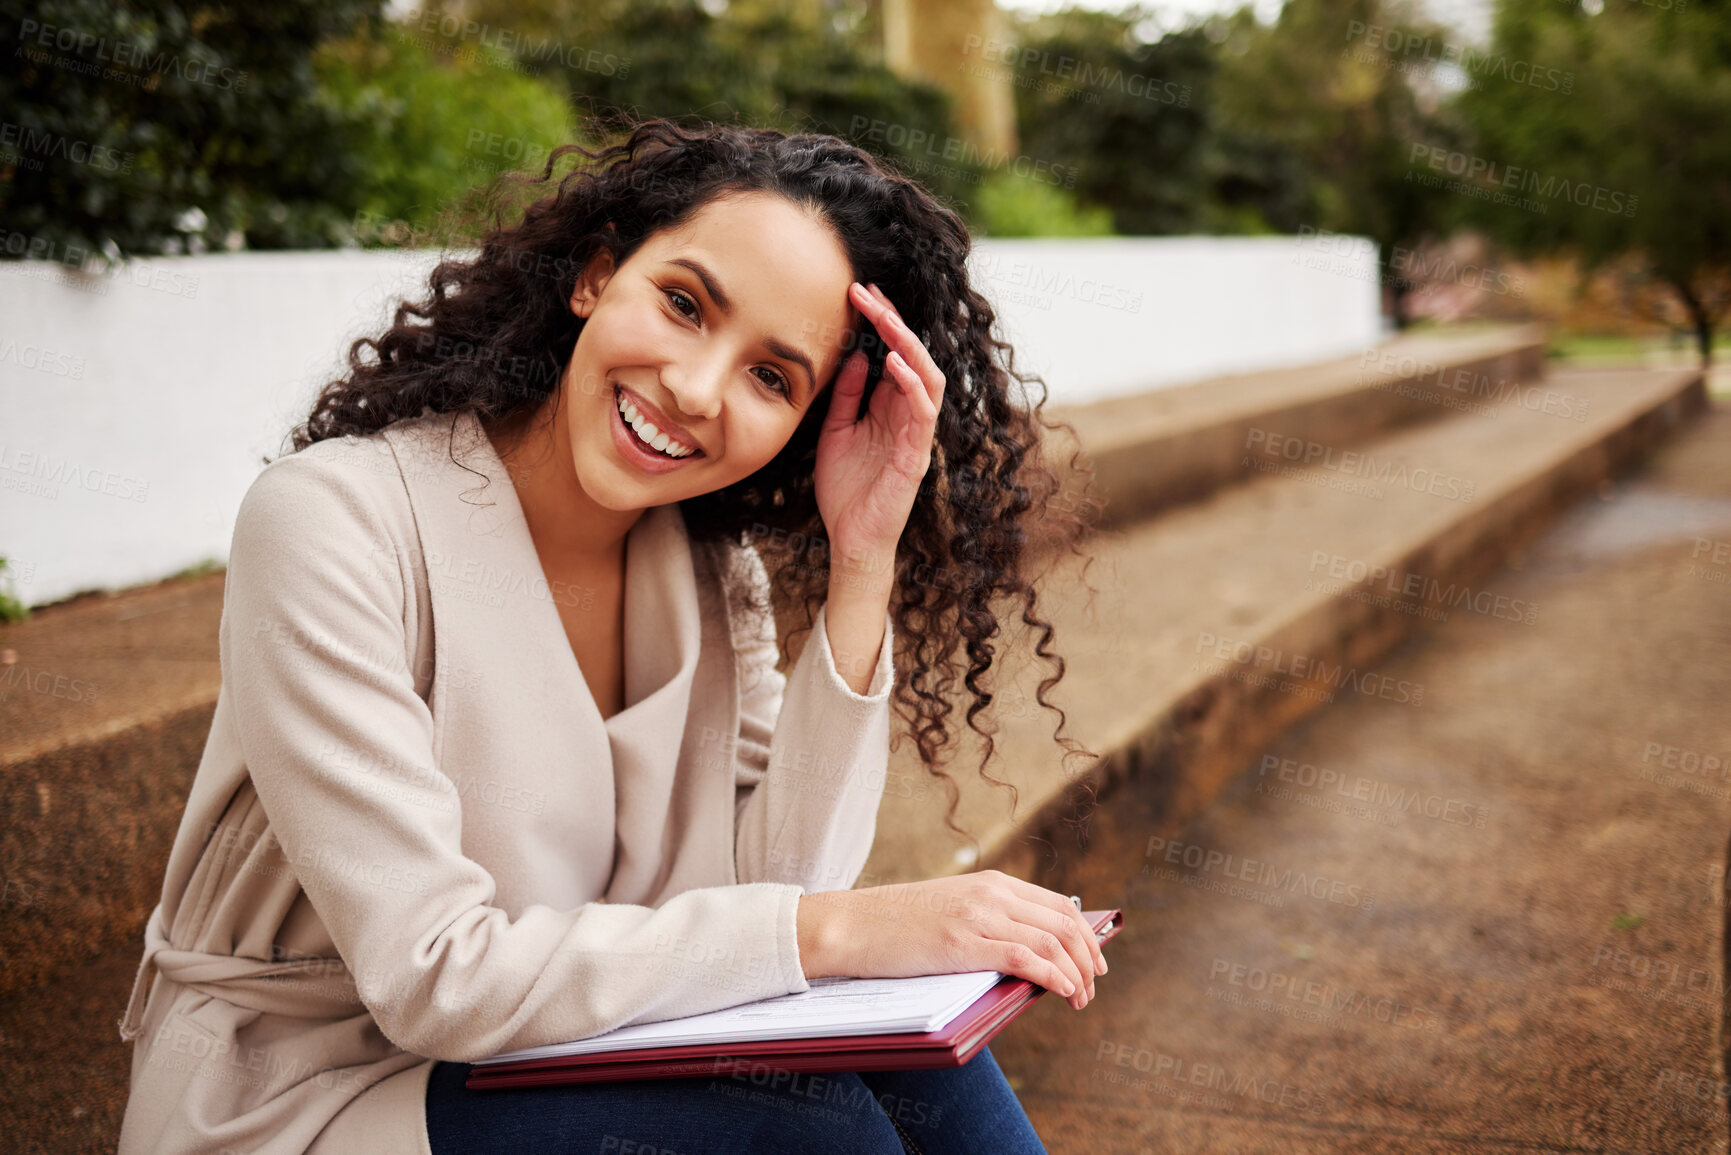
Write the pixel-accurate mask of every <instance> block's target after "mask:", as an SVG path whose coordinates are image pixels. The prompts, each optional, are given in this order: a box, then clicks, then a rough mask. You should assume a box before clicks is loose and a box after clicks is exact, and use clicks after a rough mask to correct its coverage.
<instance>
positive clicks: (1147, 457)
mask: <svg viewBox="0 0 1731 1155" xmlns="http://www.w3.org/2000/svg"><path fill="white" fill-rule="evenodd" d="M1544 351H1545V333H1544V330H1543V328H1542V327H1541V326H1537V325H1515V326H1492V327H1487V328H1484V329H1477V330H1470V331H1468V332H1466V333H1455V332H1447V331H1445V332H1432V333H1419V334H1416V335H1411V336H1400V337H1396V338H1394V339H1393V340H1390V341H1387V342H1384V343H1383V344H1381V345H1378V346H1376V347H1375V348H1373V349H1367V350H1365V351H1364V352H1363V353H1361V354H1355V355H1353V356H1350V357H1341V358H1337V359H1335V360H1332V361H1323V362H1319V363H1317V364H1314V365H1307V366H1302V367H1299V368H1293V369H1281V370H1274V371H1266V372H1259V373H1246V374H1238V375H1234V376H1229V377H1217V378H1213V379H1210V380H1207V381H1201V382H1198V383H1196V384H1194V385H1187V386H1184V387H1182V388H1177V389H1160V390H1156V391H1154V392H1150V393H1141V394H1137V395H1135V396H1131V397H1117V398H1111V399H1108V400H1104V401H1097V402H1094V403H1092V404H1089V405H1080V406H1064V407H1055V408H1054V410H1053V416H1055V417H1058V418H1062V419H1063V420H1066V421H1069V422H1070V423H1071V424H1072V425H1073V426H1074V427H1075V430H1076V439H1075V440H1072V439H1071V438H1069V437H1064V436H1059V437H1055V438H1053V439H1052V441H1051V443H1050V446H1049V448H1048V454H1047V457H1048V460H1049V461H1050V462H1051V463H1052V465H1053V466H1054V468H1055V469H1056V471H1057V472H1058V474H1059V476H1061V477H1062V476H1066V475H1067V473H1068V471H1067V470H1066V469H1065V468H1063V467H1064V466H1065V464H1066V463H1067V462H1068V460H1069V456H1070V454H1071V453H1072V452H1073V451H1074V450H1075V448H1076V446H1077V444H1078V442H1079V443H1080V445H1081V446H1082V447H1083V449H1084V450H1085V452H1086V455H1087V458H1088V460H1089V463H1090V464H1092V465H1093V467H1094V482H1093V485H1094V490H1095V497H1096V499H1097V500H1100V501H1103V502H1104V510H1103V511H1102V512H1101V513H1100V515H1099V517H1098V519H1097V520H1096V524H1097V525H1099V526H1100V527H1102V528H1106V527H1115V526H1123V525H1129V524H1132V523H1134V522H1137V521H1140V520H1143V519H1145V518H1147V517H1148V516H1149V515H1151V514H1154V513H1156V512H1158V511H1160V510H1161V509H1164V508H1166V507H1167V506H1170V505H1174V504H1177V503H1180V502H1185V501H1191V500H1195V499H1196V498H1199V497H1203V496H1206V495H1207V494H1209V493H1211V492H1213V491H1214V490H1215V489H1217V488H1219V487H1220V486H1222V485H1226V484H1230V483H1231V482H1233V481H1236V480H1238V479H1239V478H1240V477H1241V476H1242V471H1241V469H1240V466H1239V462H1240V459H1241V458H1242V457H1243V456H1244V449H1245V444H1246V442H1247V441H1248V440H1249V439H1250V438H1252V437H1254V436H1256V435H1257V434H1258V433H1262V434H1267V433H1271V432H1272V433H1277V434H1280V435H1281V436H1284V437H1297V438H1301V439H1303V440H1306V441H1311V442H1319V443H1323V444H1328V445H1336V446H1349V445H1354V444H1357V443H1359V442H1362V441H1364V440H1366V439H1368V438H1370V437H1373V436H1375V435H1377V434H1378V433H1381V432H1382V431H1384V430H1387V429H1392V428H1395V427H1397V426H1401V425H1405V424H1409V423H1412V422H1418V421H1428V420H1432V419H1435V418H1438V417H1446V416H1450V415H1453V414H1455V413H1460V412H1468V411H1471V410H1473V409H1475V408H1478V407H1481V406H1484V405H1496V404H1499V403H1508V402H1510V401H1516V402H1517V403H1525V404H1530V405H1532V406H1533V407H1535V408H1540V409H1542V408H1543V406H1544V405H1545V403H1546V402H1545V398H1544V396H1543V391H1542V390H1540V391H1539V392H1538V393H1537V394H1535V393H1533V392H1532V391H1531V390H1530V389H1526V388H1523V387H1525V386H1530V385H1531V384H1533V383H1535V382H1537V381H1538V380H1539V378H1540V377H1541V376H1542V375H1543V373H1544ZM1517 390H1518V391H1520V396H1519V398H1518V399H1517V398H1515V397H1514V396H1513V394H1514V393H1515V392H1516V391H1517ZM1561 404H1562V403H1561V402H1560V401H1554V402H1553V405H1554V406H1556V407H1561ZM1078 488H1079V487H1078V485H1077V484H1076V482H1075V480H1074V479H1073V478H1071V479H1070V480H1069V481H1068V483H1067V484H1066V485H1065V487H1064V489H1063V491H1062V492H1061V495H1060V497H1059V498H1058V499H1057V501H1058V503H1059V504H1060V505H1061V506H1062V507H1066V508H1070V509H1076V510H1080V509H1081V508H1082V500H1081V497H1080V495H1079V492H1078Z"/></svg>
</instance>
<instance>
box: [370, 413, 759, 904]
mask: <svg viewBox="0 0 1731 1155" xmlns="http://www.w3.org/2000/svg"><path fill="white" fill-rule="evenodd" d="M386 436H387V437H388V438H390V439H391V442H392V445H393V448H395V449H396V450H397V456H398V464H399V466H400V467H401V468H402V471H403V479H404V483H405V485H407V487H408V490H409V496H410V503H411V505H412V506H413V507H414V510H415V518H416V523H417V526H418V528H419V531H420V539H421V540H420V551H421V558H420V560H421V562H422V564H423V565H424V567H425V572H426V575H427V587H428V592H429V595H430V608H431V615H430V616H431V622H430V623H429V625H430V628H431V630H432V640H433V645H432V651H431V652H432V653H433V667H434V668H433V676H432V684H431V688H430V692H429V696H428V703H429V705H430V707H431V709H432V713H433V718H434V725H435V738H434V750H435V756H436V757H437V758H438V760H439V764H440V768H441V769H442V770H444V771H445V773H446V774H448V775H450V776H451V777H452V778H453V780H455V781H456V782H457V785H458V790H459V793H460V794H461V796H462V813H463V848H464V852H465V853H466V854H468V855H469V856H470V857H471V858H474V859H475V860H476V861H477V862H479V863H480V864H481V865H482V866H484V867H486V868H487V869H488V870H489V872H490V873H492V874H493V875H494V877H495V880H496V881H497V882H498V884H499V896H498V900H497V902H498V905H500V906H501V907H504V908H505V909H508V910H512V911H517V910H520V909H522V908H523V907H524V906H527V905H529V904H532V903H543V904H547V905H551V906H555V907H558V908H569V907H572V906H576V905H579V904H581V903H584V902H589V901H593V900H594V899H596V898H597V897H605V898H606V899H607V901H609V902H627V903H641V904H645V905H651V906H653V905H659V903H660V902H661V901H664V900H665V899H666V898H668V897H671V896H672V895H673V894H676V893H679V892H680V891H682V890H685V889H689V888H691V887H694V886H714V885H722V884H725V883H728V882H731V881H732V832H733V825H732V822H733V807H732V790H733V777H732V774H731V773H717V770H718V769H722V768H725V769H727V770H731V768H732V760H731V758H729V759H726V760H725V764H723V763H722V762H718V761H717V760H716V758H715V757H714V755H715V750H714V747H715V745H716V737H717V736H718V735H722V734H732V733H735V732H737V725H738V701H737V693H736V684H735V681H734V678H735V672H734V668H733V651H732V639H731V636H730V633H729V628H728V626H727V622H726V614H725V603H724V601H723V600H720V599H719V597H718V591H717V590H716V589H715V588H714V581H713V570H712V568H711V566H710V565H709V564H707V563H708V558H707V555H703V556H701V557H700V556H699V554H698V551H695V550H694V549H693V546H692V543H691V541H690V538H689V535H688V533H687V531H686V526H685V521H684V517H683V514H682V513H681V511H680V509H679V507H678V506H677V505H665V506H655V507H652V508H650V509H648V510H646V511H645V512H644V514H643V516H642V517H641V518H639V519H638V521H637V523H636V524H635V525H634V526H633V527H632V528H631V531H630V532H629V534H627V536H626V549H625V606H624V618H625V623H624V624H625V669H624V675H625V678H624V681H625V703H626V705H625V708H624V710H623V711H621V712H620V713H619V714H617V715H615V716H614V717H612V718H609V719H606V720H605V721H603V719H602V718H601V714H600V710H599V709H598V707H597V706H596V704H595V701H594V699H593V697H592V696H591V695H590V693H589V688H588V684H587V683H586V682H585V681H584V679H583V674H582V670H581V669H580V668H579V666H578V665H577V659H576V657H575V656H574V655H573V654H572V652H571V647H570V644H569V643H568V641H567V640H566V637H565V633H564V627H563V625H562V623H561V621H560V618H559V611H558V607H557V605H556V604H555V601H554V598H555V597H558V598H560V599H562V600H567V601H568V600H570V599H571V598H572V597H573V596H580V592H579V595H574V594H572V593H571V592H570V591H566V590H564V589H562V588H558V589H550V588H549V585H548V582H547V578H546V575H545V573H544V571H543V570H542V567H541V562H540V558H539V555H538V554H537V553H536V550H535V545H534V540H533V538H531V536H530V534H529V527H528V523H527V522H526V521H525V520H524V517H523V512H522V507H521V505H520V504H519V502H518V500H517V494H516V489H515V487H514V486H513V484H512V482H511V478H510V475H509V474H508V473H507V472H506V471H505V468H504V465H503V463H502V462H501V461H500V460H499V457H498V455H497V453H496V452H495V451H494V450H493V447H492V444H491V442H490V441H489V440H488V439H487V436H486V433H485V431H484V430H483V429H482V428H481V425H480V423H479V421H478V420H476V419H475V418H474V416H473V415H472V414H469V413H463V414H460V415H458V416H457V417H456V418H455V419H453V417H452V416H451V415H433V416H429V417H423V418H420V419H418V420H415V421H408V422H401V423H399V424H398V425H396V426H393V427H391V428H389V429H387V430H386ZM453 455H454V456H455V457H456V458H457V462H453V461H452V460H451V457H452V456H453ZM459 462H460V464H459ZM476 471H479V472H480V473H481V474H484V475H485V482H483V479H482V478H481V477H478V476H477V473H476ZM483 486H484V487H483ZM700 578H701V579H702V580H700ZM705 753H707V754H708V755H709V756H708V757H704V756H703V755H704V754H705ZM718 815H719V817H718ZM554 861H559V862H565V863H568V864H569V869H567V870H562V871H558V872H549V871H547V870H546V869H545V864H546V863H548V862H554ZM537 864H540V865H537Z"/></svg>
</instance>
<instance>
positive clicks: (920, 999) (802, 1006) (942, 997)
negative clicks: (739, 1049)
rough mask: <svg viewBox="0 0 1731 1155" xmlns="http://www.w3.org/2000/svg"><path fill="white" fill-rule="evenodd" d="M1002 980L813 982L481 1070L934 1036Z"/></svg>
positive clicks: (995, 976) (521, 1054) (979, 975)
mask: <svg viewBox="0 0 1731 1155" xmlns="http://www.w3.org/2000/svg"><path fill="white" fill-rule="evenodd" d="M1003 977H1004V976H1003V975H1002V974H1001V973H1000V972H998V971H963V972H960V973H957V974H946V975H919V976H917V977H914V978H903V979H847V978H822V979H811V980H810V986H811V989H810V990H806V991H801V992H799V993H797V994H788V995H777V996H776V997H774V998H770V999H759V1000H758V1001H757V1002H753V1003H742V1004H740V1005H739V1006H736V1007H726V1008H723V1009H722V1010H719V1011H710V1012H708V1013H707V1014H701V1015H689V1016H687V1017H685V1018H682V1019H666V1020H663V1021H661V1022H658V1023H638V1024H636V1025H635V1026H628V1027H620V1028H618V1029H617V1030H612V1031H608V1032H607V1033H606V1034H603V1035H595V1036H594V1037H592V1038H588V1039H577V1040H575V1041H573V1042H569V1043H549V1044H547V1045H546V1046H542V1047H527V1048H525V1049H523V1050H519V1051H506V1052H502V1053H500V1054H497V1055H493V1056H490V1057H488V1058H485V1059H481V1060H478V1061H477V1062H476V1064H475V1065H476V1066H482V1065H485V1064H488V1063H508V1062H515V1061H517V1060H519V1059H550V1058H558V1057H561V1056H564V1055H595V1054H604V1053H606V1052H608V1051H622V1050H628V1049H630V1048H633V1047H671V1046H682V1045H687V1044H705V1043H740V1042H747V1041H751V1040H757V1039H811V1038H836V1037H841V1036H844V1035H878V1034H898V1033H901V1032H903V1031H915V1032H924V1031H935V1030H937V1029H938V1028H940V1027H942V1026H944V1025H946V1024H947V1023H949V1022H950V1020H952V1019H954V1018H955V1017H956V1016H957V1015H959V1014H961V1013H962V1012H963V1011H965V1010H967V1009H968V1008H969V1007H970V1006H972V1005H973V1004H974V1002H975V1001H976V1000H977V999H978V998H979V997H980V996H981V995H983V994H985V993H986V992H987V991H988V990H990V989H992V987H993V986H994V985H996V984H997V982H998V980H999V979H1001V978H1003Z"/></svg>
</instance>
